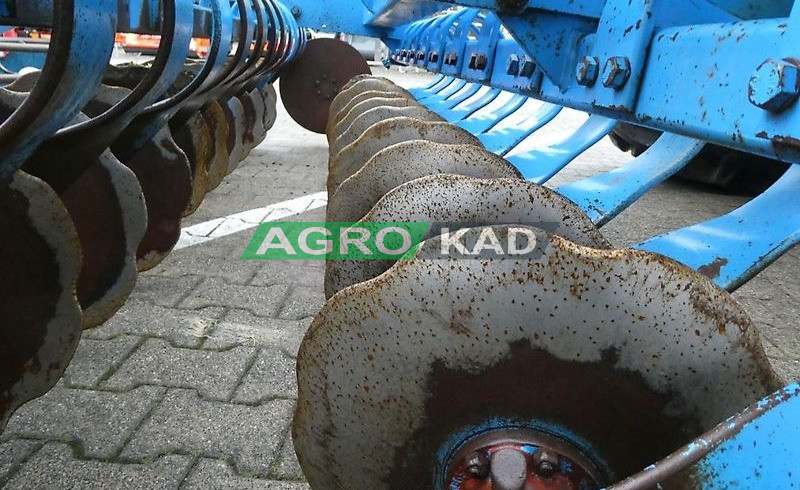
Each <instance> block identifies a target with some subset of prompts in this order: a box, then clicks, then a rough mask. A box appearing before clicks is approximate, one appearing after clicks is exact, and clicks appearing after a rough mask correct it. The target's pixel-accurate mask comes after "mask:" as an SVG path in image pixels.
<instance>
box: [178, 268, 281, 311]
mask: <svg viewBox="0 0 800 490" xmlns="http://www.w3.org/2000/svg"><path fill="white" fill-rule="evenodd" d="M288 290H289V286H285V285H275V286H240V285H233V284H228V283H227V282H225V281H223V280H222V279H219V278H216V277H210V278H208V279H206V280H205V281H203V283H202V284H200V285H199V286H197V288H195V289H194V290H193V291H192V292H191V293H190V294H189V295H188V296H187V297H186V299H184V300H183V301H182V302H181V303H180V307H181V308H204V307H206V306H227V307H232V308H240V309H244V310H249V311H251V312H252V313H253V314H255V315H258V316H262V317H265V318H269V317H275V316H277V314H278V311H279V310H280V308H281V305H282V304H283V302H284V300H285V299H286V295H287V293H288Z"/></svg>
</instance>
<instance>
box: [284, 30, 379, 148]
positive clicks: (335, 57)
mask: <svg viewBox="0 0 800 490" xmlns="http://www.w3.org/2000/svg"><path fill="white" fill-rule="evenodd" d="M369 72H370V70H369V66H368V65H367V62H366V61H365V60H364V58H363V57H362V56H361V53H359V52H358V51H357V50H356V49H355V48H353V47H352V46H350V45H349V44H347V43H344V42H342V41H338V40H335V39H314V40H312V41H310V42H309V43H308V44H307V46H306V48H305V51H304V52H303V54H302V56H300V57H299V58H298V59H297V60H296V61H295V62H294V63H293V64H292V65H290V66H289V68H288V69H287V70H286V71H285V72H284V73H283V74H282V76H281V81H282V84H281V86H282V87H283V90H282V91H281V99H282V100H283V103H284V105H285V106H286V110H287V111H288V112H289V114H290V115H291V116H292V118H293V119H294V120H295V121H297V122H298V124H300V125H301V126H303V127H304V128H306V129H309V130H311V131H314V132H317V133H323V132H324V131H325V124H326V122H327V121H328V111H329V108H330V104H331V101H332V100H333V98H334V97H335V96H336V94H337V93H338V92H339V90H340V89H341V88H342V86H343V85H344V84H345V83H347V81H349V80H350V79H351V78H353V77H354V76H356V75H359V74H365V73H369Z"/></svg>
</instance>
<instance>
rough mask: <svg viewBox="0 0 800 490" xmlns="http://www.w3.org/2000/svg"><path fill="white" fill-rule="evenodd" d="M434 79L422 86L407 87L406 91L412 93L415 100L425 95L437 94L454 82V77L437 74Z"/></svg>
mask: <svg viewBox="0 0 800 490" xmlns="http://www.w3.org/2000/svg"><path fill="white" fill-rule="evenodd" d="M436 80H437V81H436V83H433V84H431V85H428V86H426V87H423V88H410V89H408V92H409V93H410V94H411V95H413V96H414V98H416V99H417V100H422V99H424V98H425V97H429V96H431V95H434V94H438V93H439V92H441V91H442V90H444V89H445V88H447V87H448V86H450V84H452V83H453V82H455V80H456V78H455V77H451V76H445V75H442V74H439V77H438V78H437V79H436Z"/></svg>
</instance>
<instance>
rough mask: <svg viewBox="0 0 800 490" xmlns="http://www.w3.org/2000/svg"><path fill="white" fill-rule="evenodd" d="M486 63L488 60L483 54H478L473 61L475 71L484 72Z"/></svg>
mask: <svg viewBox="0 0 800 490" xmlns="http://www.w3.org/2000/svg"><path fill="white" fill-rule="evenodd" d="M487 63H488V59H487V58H486V55H485V54H479V55H478V58H477V59H476V60H475V69H476V70H480V71H484V70H486V64H487Z"/></svg>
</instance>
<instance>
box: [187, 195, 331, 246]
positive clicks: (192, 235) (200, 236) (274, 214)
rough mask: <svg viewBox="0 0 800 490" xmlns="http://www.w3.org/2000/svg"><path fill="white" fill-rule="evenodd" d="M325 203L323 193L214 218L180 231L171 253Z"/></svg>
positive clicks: (315, 207)
mask: <svg viewBox="0 0 800 490" xmlns="http://www.w3.org/2000/svg"><path fill="white" fill-rule="evenodd" d="M327 203H328V193H327V192H317V193H316V194H309V195H307V196H302V197H298V198H295V199H290V200H288V201H283V202H279V203H275V204H270V205H269V206H266V207H263V208H256V209H251V210H249V211H244V212H241V213H236V214H231V215H229V216H225V217H224V218H216V219H212V220H210V221H205V222H203V223H198V224H196V225H192V226H188V227H186V228H183V229H182V230H181V238H180V240H178V244H177V245H175V249H174V250H180V249H182V248H187V247H192V246H194V245H200V244H201V243H206V242H210V241H211V240H214V239H216V238H221V237H224V236H228V235H233V234H234V233H239V232H240V231H243V230H247V229H250V228H255V227H257V226H258V225H259V224H261V223H268V222H271V221H278V220H281V219H285V218H290V217H292V216H296V215H298V214H301V213H305V212H306V211H311V210H312V209H317V208H321V207H323V206H325V205H326V204H327Z"/></svg>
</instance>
